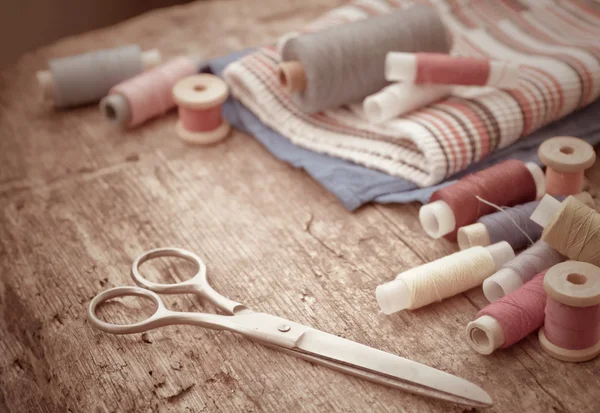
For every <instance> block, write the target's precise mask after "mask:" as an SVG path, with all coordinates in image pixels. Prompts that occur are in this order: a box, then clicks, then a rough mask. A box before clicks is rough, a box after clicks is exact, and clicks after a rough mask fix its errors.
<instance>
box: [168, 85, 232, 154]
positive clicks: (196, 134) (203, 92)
mask: <svg viewBox="0 0 600 413" xmlns="http://www.w3.org/2000/svg"><path fill="white" fill-rule="evenodd" d="M228 95H229V91H228V89H227V85H226V84H225V82H224V81H222V80H221V79H219V78H218V77H217V76H214V75H209V74H200V75H194V76H188V77H186V78H184V79H181V80H180V81H178V82H177V83H176V84H175V86H174V87H173V99H174V100H175V102H177V105H178V106H179V121H178V122H177V126H176V131H177V135H178V136H179V137H180V138H181V139H183V140H185V141H187V142H190V143H195V144H203V145H208V144H212V143H216V142H219V141H221V140H223V139H225V138H226V137H227V135H228V134H229V130H230V126H229V124H228V123H227V122H226V121H225V120H224V119H223V116H222V104H223V102H225V100H226V99H227V97H228Z"/></svg>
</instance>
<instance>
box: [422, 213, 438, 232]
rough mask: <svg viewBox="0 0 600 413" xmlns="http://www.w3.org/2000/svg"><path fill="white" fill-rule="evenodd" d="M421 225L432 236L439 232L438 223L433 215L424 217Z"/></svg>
mask: <svg viewBox="0 0 600 413" xmlns="http://www.w3.org/2000/svg"><path fill="white" fill-rule="evenodd" d="M423 224H424V225H423V226H424V227H425V228H426V229H427V230H429V232H431V233H433V234H436V233H437V232H438V231H439V230H440V223H439V222H438V220H437V217H436V216H435V215H434V214H427V215H425V217H424V222H423Z"/></svg>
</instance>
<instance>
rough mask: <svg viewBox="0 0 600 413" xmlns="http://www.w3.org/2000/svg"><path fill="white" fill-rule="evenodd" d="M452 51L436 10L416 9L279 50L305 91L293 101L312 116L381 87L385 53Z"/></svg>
mask: <svg viewBox="0 0 600 413" xmlns="http://www.w3.org/2000/svg"><path fill="white" fill-rule="evenodd" d="M450 46H451V39H450V38H449V36H447V33H446V29H445V27H444V24H443V22H442V20H441V18H440V16H439V15H438V14H437V12H436V10H435V9H434V8H432V7H427V6H422V5H416V6H413V7H410V8H408V9H404V10H401V11H397V12H393V13H389V14H385V15H381V16H377V17H373V18H369V19H365V20H361V21H358V22H354V23H349V24H344V25H340V26H337V27H332V28H330V29H327V30H323V31H319V32H314V33H309V34H305V35H300V36H298V37H293V38H291V39H289V40H287V41H286V42H285V45H284V46H283V55H282V61H283V62H291V61H298V62H300V63H301V64H302V68H303V72H304V74H303V76H304V77H305V78H306V84H305V89H304V90H301V91H296V92H294V93H292V100H293V101H294V103H295V104H296V105H297V106H298V107H299V108H300V109H301V110H302V111H304V112H307V113H315V112H318V111H320V110H324V109H328V108H334V107H339V106H341V105H345V104H351V103H358V102H360V101H362V100H363V99H364V98H365V97H367V96H369V95H371V94H373V93H376V92H378V91H380V90H381V89H382V88H384V87H385V86H386V85H387V84H388V82H387V81H386V80H385V76H384V66H385V56H386V54H387V53H388V52H389V51H405V52H416V51H428V52H441V53H446V52H448V51H449V50H450ZM296 83H299V84H302V82H296Z"/></svg>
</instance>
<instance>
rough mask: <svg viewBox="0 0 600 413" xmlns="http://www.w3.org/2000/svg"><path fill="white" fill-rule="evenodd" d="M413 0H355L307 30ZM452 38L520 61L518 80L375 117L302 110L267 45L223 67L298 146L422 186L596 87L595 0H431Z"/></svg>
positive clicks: (598, 90)
mask: <svg viewBox="0 0 600 413" xmlns="http://www.w3.org/2000/svg"><path fill="white" fill-rule="evenodd" d="M412 3H415V1H407V0H404V1H403V0H387V1H386V0H357V1H353V2H351V3H349V4H348V5H346V6H344V7H341V8H338V9H334V10H332V11H330V12H328V13H327V14H325V15H324V16H323V17H322V18H320V19H318V20H317V21H315V22H313V23H312V24H311V25H309V26H308V27H307V28H306V29H305V30H306V31H315V30H320V29H323V28H326V27H330V26H332V25H335V24H343V23H347V22H350V21H354V20H357V19H362V18H365V17H368V16H372V15H376V14H379V13H386V12H389V11H390V10H392V9H393V8H395V7H404V6H407V5H408V4H412ZM420 3H430V4H433V5H434V6H436V7H437V8H438V10H439V11H440V13H441V14H442V16H443V18H444V20H445V22H446V24H447V25H448V27H449V28H450V30H451V31H452V33H453V37H454V47H453V51H452V53H453V54H456V55H463V56H475V57H486V56H487V57H489V58H492V59H504V60H511V61H515V62H518V63H519V64H520V65H521V74H520V87H519V88H518V89H517V90H512V91H502V90H497V89H492V88H463V89H460V90H457V91H456V92H455V93H454V95H453V96H452V97H450V98H448V99H446V100H444V101H442V102H439V103H437V104H434V105H431V106H428V107H426V108H423V109H421V110H418V111H415V112H412V113H410V114H408V115H406V116H403V117H401V118H397V119H393V120H390V121H388V122H386V123H384V124H381V125H372V124H369V123H368V122H367V121H366V120H365V118H364V116H363V115H362V114H361V111H360V108H359V105H351V106H349V107H342V108H338V109H335V110H328V111H324V112H321V113H318V114H313V115H307V114H305V113H302V112H301V111H300V110H299V109H298V108H296V107H295V106H294V104H293V103H292V101H291V99H290V97H289V96H288V94H287V92H285V91H284V90H283V89H281V88H280V87H279V85H278V78H277V66H278V63H279V61H280V55H279V54H278V53H277V51H276V49H275V48H274V47H264V48H262V49H261V50H260V51H259V52H256V53H254V54H252V55H249V56H247V57H245V58H243V59H242V60H240V61H238V62H236V63H233V64H232V65H230V66H229V67H228V68H227V70H226V72H225V78H226V79H227V81H228V82H229V84H230V86H231V90H232V93H233V94H234V96H236V97H237V98H238V99H240V100H241V101H242V103H243V104H244V105H246V106H247V107H248V108H249V109H250V110H252V111H253V112H254V113H255V114H256V115H257V116H258V117H259V118H260V119H261V120H262V121H263V122H264V123H265V124H267V125H269V126H270V127H272V128H273V129H275V130H277V131H278V132H280V133H281V134H282V135H284V136H286V137H287V138H289V139H290V140H291V141H292V142H293V143H295V144H296V145H298V146H301V147H304V148H307V149H310V150H313V151H317V152H320V153H325V154H328V155H331V156H336V157H340V158H343V159H346V160H349V161H352V162H355V163H357V164H361V165H364V166H367V167H370V168H374V169H378V170H381V171H384V172H386V173H388V174H391V175H395V176H399V177H403V178H405V179H408V180H411V181H413V182H415V183H416V184H417V185H419V186H429V185H433V184H435V183H438V182H440V181H442V180H444V179H445V178H446V177H449V176H451V175H453V174H454V173H456V172H459V171H462V170H463V169H465V168H467V167H468V166H469V165H470V164H472V163H473V162H476V161H478V160H480V159H482V158H484V157H486V156H487V155H489V154H490V153H491V152H493V151H495V150H496V149H499V148H503V147H506V146H508V145H510V144H512V143H514V142H515V141H516V140H518V139H519V138H521V137H523V136H525V135H527V134H529V133H531V132H533V131H534V130H536V129H538V128H540V127H541V126H543V125H545V124H548V123H550V122H551V121H553V120H556V119H559V118H561V117H563V116H565V115H567V114H569V113H571V112H573V111H574V110H575V109H578V108H581V107H583V106H586V105H588V104H589V103H591V102H593V101H594V100H595V99H596V98H597V97H598V95H599V94H600V41H599V39H600V3H599V2H597V1H593V0H568V1H567V0H564V1H560V0H556V1H551V0H494V1H490V0H470V1H469V0H462V1H461V0H429V1H420Z"/></svg>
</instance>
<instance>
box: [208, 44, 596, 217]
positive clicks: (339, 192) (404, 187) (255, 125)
mask: <svg viewBox="0 0 600 413" xmlns="http://www.w3.org/2000/svg"><path fill="white" fill-rule="evenodd" d="M253 51H254V50H253V49H247V50H244V51H241V52H236V53H232V54H230V55H227V56H224V57H220V58H216V59H213V60H211V61H209V62H208V63H207V65H206V67H205V69H203V71H209V72H212V73H214V74H216V75H217V76H221V75H222V73H223V70H224V69H225V67H226V66H227V65H228V64H229V63H231V62H234V61H236V60H238V59H240V58H241V57H243V56H245V55H246V54H248V53H251V52H253ZM223 114H224V116H225V118H226V119H227V120H228V121H229V122H230V123H231V125H232V126H234V127H236V128H238V129H241V130H243V131H245V132H246V133H248V134H250V135H253V136H255V137H256V139H258V140H259V141H260V142H261V143H262V144H263V145H264V146H265V147H266V148H267V149H268V150H269V151H270V152H271V153H272V154H273V155H275V156H276V157H277V158H278V159H280V160H282V161H284V162H288V163H290V164H292V165H294V166H295V167H297V168H302V169H304V170H305V171H306V172H307V173H308V174H309V175H310V176H312V177H313V178H314V179H315V180H316V181H318V182H319V183H320V184H321V185H323V186H324V187H325V188H327V190H329V191H330V192H331V193H333V194H334V195H335V196H336V197H337V198H338V199H339V200H340V201H341V203H342V204H343V205H344V207H345V208H346V209H348V210H350V211H353V210H355V209H357V208H359V207H360V206H361V205H364V204H366V203H368V202H377V203H384V204H387V203H408V202H413V201H419V202H421V203H427V202H428V201H429V198H430V197H431V194H432V193H433V192H435V191H436V190H437V189H439V188H441V187H443V186H446V185H449V184H450V183H452V182H454V180H456V179H458V178H460V177H461V176H463V175H466V174H468V173H473V172H476V171H478V170H481V169H484V168H487V167H489V166H490V165H492V164H495V163H497V162H499V161H502V160H505V159H520V160H522V161H524V162H529V161H531V162H536V163H538V164H539V163H540V162H539V159H538V157H537V148H538V146H539V145H540V143H541V142H542V141H544V140H545V139H547V138H551V137H553V136H559V135H569V136H577V137H579V138H582V139H585V140H586V141H588V142H589V143H590V144H592V145H597V144H598V143H600V121H598V118H599V117H600V99H599V100H596V101H595V102H594V103H592V104H590V105H588V106H587V107H586V108H583V109H581V110H579V111H577V112H575V113H572V114H571V115H569V116H567V117H565V118H563V119H560V120H558V121H556V122H554V123H552V124H550V125H548V126H546V127H544V128H542V129H539V130H538V131H536V132H534V133H532V134H531V135H529V136H528V137H526V138H523V139H521V140H519V141H517V142H516V143H515V144H513V145H511V146H509V147H507V148H504V149H502V150H499V151H496V152H494V153H493V154H492V155H490V156H488V157H487V158H485V159H483V160H482V161H480V162H478V163H475V164H473V165H471V166H470V167H469V168H468V169H467V170H465V171H463V172H461V173H460V174H457V175H455V176H453V177H451V178H450V179H448V180H446V181H445V182H443V183H441V184H438V185H435V186H431V187H428V188H419V187H418V186H416V185H415V184H414V183H412V182H410V181H407V180H405V179H402V178H398V177H394V176H390V175H387V174H385V173H383V172H379V171H375V170H372V169H369V168H366V167H364V166H360V165H357V164H354V163H351V162H348V161H345V160H343V159H339V158H334V157H331V156H328V155H323V154H319V153H315V152H312V151H309V150H307V149H303V148H300V147H298V146H296V145H294V144H292V143H291V142H290V141H289V140H288V139H287V138H285V137H283V136H281V135H280V134H279V133H278V132H276V131H274V130H273V129H271V128H269V127H268V126H266V125H265V124H263V123H262V122H261V121H260V120H259V119H258V118H257V117H256V116H255V115H254V114H253V113H252V112H250V111H249V110H248V109H247V108H246V107H245V106H243V105H242V104H241V103H240V102H239V101H237V100H236V99H234V98H232V97H230V98H229V99H228V100H227V102H225V104H224V105H223Z"/></svg>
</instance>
